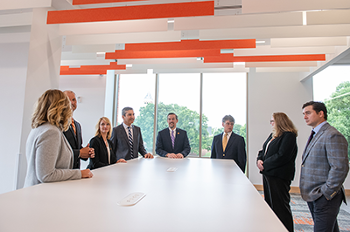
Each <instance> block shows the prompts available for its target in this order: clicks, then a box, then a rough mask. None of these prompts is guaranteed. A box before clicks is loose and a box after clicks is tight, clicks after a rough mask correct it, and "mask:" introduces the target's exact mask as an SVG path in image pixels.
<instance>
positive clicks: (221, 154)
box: [211, 115, 247, 173]
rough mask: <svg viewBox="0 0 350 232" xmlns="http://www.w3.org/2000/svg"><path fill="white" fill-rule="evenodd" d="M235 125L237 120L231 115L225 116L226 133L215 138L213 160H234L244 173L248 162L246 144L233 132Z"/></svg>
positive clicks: (212, 150)
mask: <svg viewBox="0 0 350 232" xmlns="http://www.w3.org/2000/svg"><path fill="white" fill-rule="evenodd" d="M234 124H235V119H234V118H233V117H232V116H231V115H225V117H224V118H223V119H222V126H223V127H224V132H223V133H221V134H218V135H216V136H215V137H214V139H213V144H212V146H211V158H212V159H215V158H216V159H232V160H234V161H235V162H236V164H237V165H238V167H239V168H240V169H241V170H242V172H243V173H244V172H245V166H246V162H247V155H246V150H245V142H244V138H243V137H242V136H240V135H237V134H235V133H234V132H233V131H232V130H233V126H234Z"/></svg>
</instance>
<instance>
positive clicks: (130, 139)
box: [128, 126, 134, 159]
mask: <svg viewBox="0 0 350 232" xmlns="http://www.w3.org/2000/svg"><path fill="white" fill-rule="evenodd" d="M128 130H129V146H130V156H131V159H133V158H134V142H133V141H132V135H131V130H130V126H128Z"/></svg>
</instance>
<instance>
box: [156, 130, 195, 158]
mask: <svg viewBox="0 0 350 232" xmlns="http://www.w3.org/2000/svg"><path fill="white" fill-rule="evenodd" d="M190 151H191V147H190V143H189V141H188V137H187V132H186V131H185V130H181V129H179V128H176V136H175V142H174V148H173V146H172V143H171V137H170V130H169V128H166V129H164V130H161V131H159V132H158V136H157V144H156V153H157V154H158V155H160V156H163V157H164V156H166V154H168V153H175V154H177V153H181V154H182V155H183V156H184V157H186V156H187V155H188V154H189V153H190Z"/></svg>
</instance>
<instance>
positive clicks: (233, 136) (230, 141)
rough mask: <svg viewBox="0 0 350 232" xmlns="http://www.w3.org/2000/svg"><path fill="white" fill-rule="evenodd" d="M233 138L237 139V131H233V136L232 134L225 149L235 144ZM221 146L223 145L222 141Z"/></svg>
mask: <svg viewBox="0 0 350 232" xmlns="http://www.w3.org/2000/svg"><path fill="white" fill-rule="evenodd" d="M233 140H235V133H233V131H232V133H231V136H230V138H229V140H228V141H227V145H226V149H225V151H227V149H229V148H230V146H231V145H232V144H233ZM221 147H222V143H221Z"/></svg>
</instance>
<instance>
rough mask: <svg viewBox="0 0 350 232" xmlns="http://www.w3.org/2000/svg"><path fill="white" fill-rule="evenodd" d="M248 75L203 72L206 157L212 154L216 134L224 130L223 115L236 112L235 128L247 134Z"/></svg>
mask: <svg viewBox="0 0 350 232" xmlns="http://www.w3.org/2000/svg"><path fill="white" fill-rule="evenodd" d="M246 104H247V103H246V74H245V73H205V74H203V131H202V156H203V157H210V155H211V144H212V141H213V137H214V136H215V135H217V134H220V133H222V132H223V131H224V130H223V127H222V118H223V117H224V116H225V115H228V114H230V115H232V116H233V117H234V119H235V125H234V127H233V131H234V133H236V134H239V135H241V136H243V137H244V138H245V137H246Z"/></svg>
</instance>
